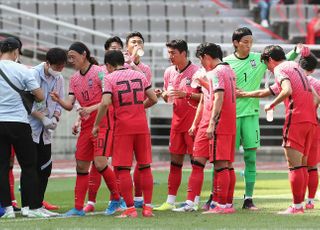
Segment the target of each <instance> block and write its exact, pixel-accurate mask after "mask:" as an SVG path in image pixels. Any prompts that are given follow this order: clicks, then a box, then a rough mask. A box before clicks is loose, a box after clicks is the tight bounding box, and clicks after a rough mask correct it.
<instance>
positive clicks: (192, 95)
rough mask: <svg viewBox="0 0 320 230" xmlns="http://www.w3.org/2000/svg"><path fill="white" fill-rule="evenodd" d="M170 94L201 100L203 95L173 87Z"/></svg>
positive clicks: (176, 96) (175, 96)
mask: <svg viewBox="0 0 320 230" xmlns="http://www.w3.org/2000/svg"><path fill="white" fill-rule="evenodd" d="M169 96H171V97H174V98H187V99H188V100H195V101H199V100H200V97H201V93H188V92H186V91H182V90H177V89H173V90H171V92H170V95H169Z"/></svg>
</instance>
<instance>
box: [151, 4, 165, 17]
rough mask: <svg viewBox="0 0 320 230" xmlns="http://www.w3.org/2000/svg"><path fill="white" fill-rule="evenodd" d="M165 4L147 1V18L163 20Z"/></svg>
mask: <svg viewBox="0 0 320 230" xmlns="http://www.w3.org/2000/svg"><path fill="white" fill-rule="evenodd" d="M165 12H166V11H165V4H164V3H163V2H162V1H149V18H150V19H152V20H153V19H157V18H160V19H163V18H165V16H166V13H165Z"/></svg>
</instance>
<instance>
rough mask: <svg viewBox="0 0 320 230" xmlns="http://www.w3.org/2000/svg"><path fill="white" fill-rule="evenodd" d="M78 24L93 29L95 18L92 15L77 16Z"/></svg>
mask: <svg viewBox="0 0 320 230" xmlns="http://www.w3.org/2000/svg"><path fill="white" fill-rule="evenodd" d="M77 25H78V26H82V27H84V28H87V29H93V19H92V17H91V16H90V17H87V16H85V17H81V16H79V17H77Z"/></svg>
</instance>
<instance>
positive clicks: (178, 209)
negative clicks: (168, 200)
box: [172, 204, 196, 212]
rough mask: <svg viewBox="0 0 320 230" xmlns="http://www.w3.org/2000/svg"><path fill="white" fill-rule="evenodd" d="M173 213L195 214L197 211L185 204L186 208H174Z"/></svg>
mask: <svg viewBox="0 0 320 230" xmlns="http://www.w3.org/2000/svg"><path fill="white" fill-rule="evenodd" d="M172 211H174V212H194V211H196V210H195V208H194V207H191V206H190V205H188V204H185V205H184V206H182V207H181V208H174V209H172Z"/></svg>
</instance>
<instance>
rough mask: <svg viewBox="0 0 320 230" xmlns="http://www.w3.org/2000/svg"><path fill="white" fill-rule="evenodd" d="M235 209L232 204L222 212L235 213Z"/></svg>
mask: <svg viewBox="0 0 320 230" xmlns="http://www.w3.org/2000/svg"><path fill="white" fill-rule="evenodd" d="M235 212H236V209H235V208H234V207H233V206H232V207H230V208H225V210H224V213H226V214H231V213H235Z"/></svg>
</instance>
